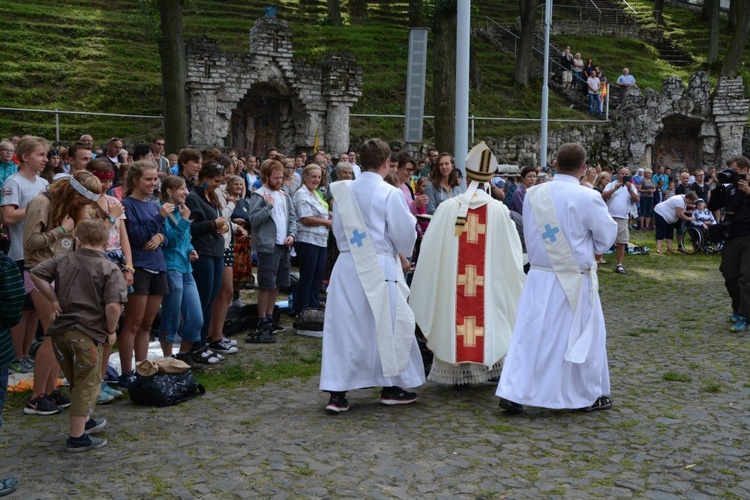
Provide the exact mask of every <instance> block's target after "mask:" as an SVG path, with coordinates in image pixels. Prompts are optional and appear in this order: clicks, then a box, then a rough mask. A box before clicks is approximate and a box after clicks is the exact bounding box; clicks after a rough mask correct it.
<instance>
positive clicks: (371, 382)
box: [320, 139, 425, 413]
mask: <svg viewBox="0 0 750 500" xmlns="http://www.w3.org/2000/svg"><path fill="white" fill-rule="evenodd" d="M390 154H391V150H390V148H389V147H388V145H387V144H386V143H385V142H383V141H381V140H380V139H370V140H368V141H366V142H365V143H364V144H362V146H361V147H360V148H359V157H360V164H361V167H362V174H361V175H358V176H357V179H356V180H354V181H339V182H335V183H333V184H332V185H331V193H332V194H333V199H334V205H333V235H334V236H335V238H336V244H337V245H338V249H339V251H340V252H341V254H340V255H339V258H338V260H337V261H336V265H335V266H334V267H333V273H332V274H331V281H330V284H329V286H328V300H327V302H326V312H325V322H324V327H323V361H322V368H321V373H320V389H321V390H323V391H326V392H329V393H330V394H331V396H330V399H329V401H328V405H327V406H326V409H327V410H328V411H330V412H334V413H338V412H342V411H346V410H348V409H349V402H348V401H347V399H346V392H347V391H351V390H354V389H364V388H369V387H382V388H383V390H382V392H381V394H380V402H381V403H383V404H386V405H397V404H408V403H413V402H414V401H416V400H417V394H416V393H414V392H409V391H407V390H405V389H409V388H413V387H417V386H420V385H422V384H424V382H425V378H424V368H423V365H422V357H421V355H420V353H419V347H418V346H417V341H416V337H415V336H414V314H413V313H412V311H411V309H410V308H409V304H408V303H407V302H406V299H407V297H408V294H409V289H408V287H407V285H406V282H405V280H404V273H403V270H402V269H401V264H400V261H399V257H398V254H399V253H401V254H403V255H406V256H409V255H411V253H412V250H413V248H414V243H415V241H416V239H417V232H416V222H417V221H416V219H415V218H414V216H412V214H411V213H410V212H409V207H408V206H407V205H406V200H405V199H404V195H403V193H401V191H400V190H398V189H396V188H394V187H393V186H391V185H390V184H388V183H386V182H385V181H384V180H383V178H384V177H385V176H386V175H387V174H388V172H389V166H388V160H389V158H390Z"/></svg>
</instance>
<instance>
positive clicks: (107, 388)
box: [101, 382, 122, 399]
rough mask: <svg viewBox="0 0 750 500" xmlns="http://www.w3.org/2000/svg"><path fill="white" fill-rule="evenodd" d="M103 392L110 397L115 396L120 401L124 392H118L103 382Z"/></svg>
mask: <svg viewBox="0 0 750 500" xmlns="http://www.w3.org/2000/svg"><path fill="white" fill-rule="evenodd" d="M101 392H104V393H106V394H109V395H110V396H113V397H114V398H115V399H120V398H121V397H122V391H118V390H117V389H115V388H114V387H110V386H109V385H107V383H105V382H102V391H101Z"/></svg>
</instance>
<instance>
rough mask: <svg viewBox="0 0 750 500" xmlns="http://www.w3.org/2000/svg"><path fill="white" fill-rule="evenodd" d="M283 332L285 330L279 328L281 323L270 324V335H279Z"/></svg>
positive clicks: (281, 327)
mask: <svg viewBox="0 0 750 500" xmlns="http://www.w3.org/2000/svg"><path fill="white" fill-rule="evenodd" d="M284 330H286V328H284V327H283V326H281V323H272V324H271V333H272V334H273V335H276V334H277V333H281V332H283V331H284Z"/></svg>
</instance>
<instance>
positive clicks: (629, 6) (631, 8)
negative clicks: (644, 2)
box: [592, 0, 638, 15]
mask: <svg viewBox="0 0 750 500" xmlns="http://www.w3.org/2000/svg"><path fill="white" fill-rule="evenodd" d="M592 1H593V0H592ZM621 1H622V3H624V4H625V5H626V6H627V8H628V9H630V12H632V13H633V14H636V15H638V12H636V10H635V9H634V8H633V6H632V5H630V4H629V3H628V0H621Z"/></svg>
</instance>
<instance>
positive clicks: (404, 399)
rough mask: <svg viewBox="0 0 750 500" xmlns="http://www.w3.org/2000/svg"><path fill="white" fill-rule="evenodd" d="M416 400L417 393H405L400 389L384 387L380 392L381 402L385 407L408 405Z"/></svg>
mask: <svg viewBox="0 0 750 500" xmlns="http://www.w3.org/2000/svg"><path fill="white" fill-rule="evenodd" d="M416 400H417V393H416V392H409V391H405V390H403V389H402V388H400V387H396V386H393V387H383V390H382V391H380V402H381V403H382V404H384V405H408V404H409V403H413V402H414V401H416Z"/></svg>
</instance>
